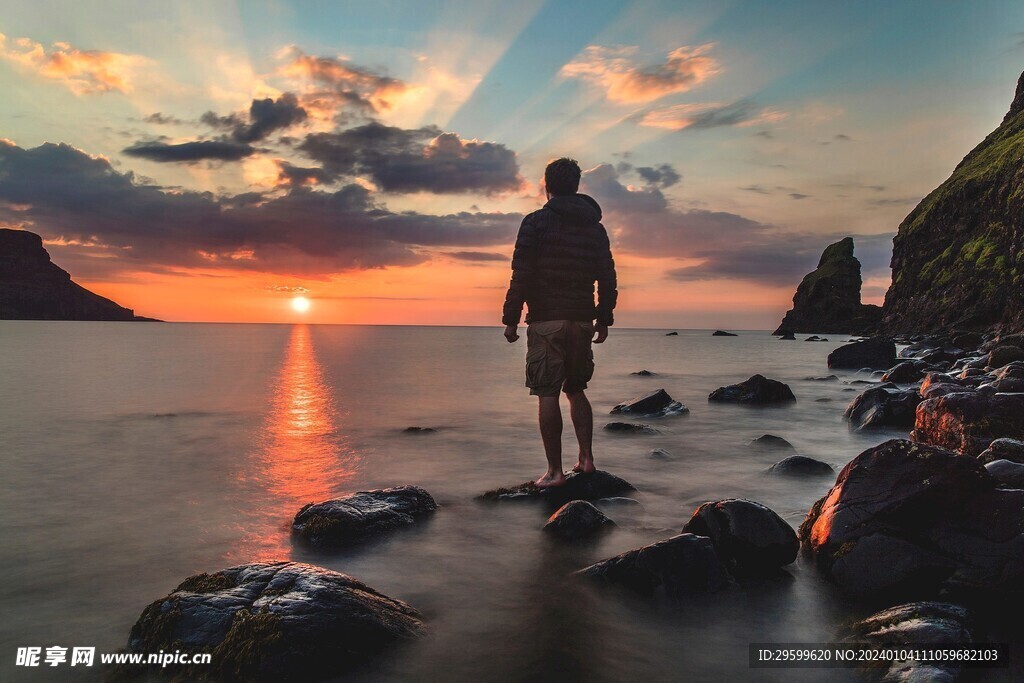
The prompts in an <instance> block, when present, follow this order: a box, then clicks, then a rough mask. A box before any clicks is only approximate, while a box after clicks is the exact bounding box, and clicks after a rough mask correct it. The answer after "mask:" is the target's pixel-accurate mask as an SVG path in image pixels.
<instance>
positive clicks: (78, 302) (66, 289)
mask: <svg viewBox="0 0 1024 683" xmlns="http://www.w3.org/2000/svg"><path fill="white" fill-rule="evenodd" d="M0 320H149V318H141V317H139V316H136V315H135V313H134V311H132V310H131V309H130V308H124V307H123V306H119V305H117V304H116V303H114V302H113V301H111V300H110V299H104V298H103V297H102V296H100V295H98V294H94V293H92V292H90V291H89V290H88V289H86V288H85V287H82V286H81V285H79V284H77V283H75V282H73V281H72V280H71V275H69V274H68V272H67V271H66V270H64V269H62V268H60V267H59V266H57V264H55V263H54V262H53V261H51V260H50V254H49V253H48V252H47V251H46V249H44V248H43V240H42V238H41V237H40V236H39V235H37V234H35V233H34V232H28V231H27V230H11V229H8V228H0Z"/></svg>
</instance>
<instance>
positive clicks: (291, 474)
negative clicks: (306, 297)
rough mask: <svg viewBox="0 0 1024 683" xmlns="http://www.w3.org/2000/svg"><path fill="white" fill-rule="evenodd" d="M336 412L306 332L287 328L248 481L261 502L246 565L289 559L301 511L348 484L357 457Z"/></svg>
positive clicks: (247, 545) (250, 535) (243, 550)
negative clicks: (293, 527) (291, 535)
mask: <svg viewBox="0 0 1024 683" xmlns="http://www.w3.org/2000/svg"><path fill="white" fill-rule="evenodd" d="M340 417H341V416H340V415H339V410H338V406H337V405H336V403H335V400H334V395H333V392H332V389H331V387H330V386H329V384H328V383H327V382H326V381H325V378H324V372H323V369H322V367H321V365H320V363H319V362H318V361H317V358H316V351H315V349H314V346H313V340H312V336H311V334H310V328H309V327H308V326H307V325H296V326H295V327H293V328H292V332H291V336H290V338H289V340H288V346H287V348H286V350H285V357H284V362H283V363H282V366H281V370H280V371H279V372H278V374H277V376H276V378H275V381H274V387H273V392H272V396H271V400H270V410H269V412H268V414H267V418H266V421H265V423H264V426H263V428H262V431H261V433H260V438H259V442H258V447H257V453H256V457H255V458H254V459H253V462H252V469H251V471H250V472H249V473H248V476H247V478H249V479H251V480H252V481H253V482H254V483H255V484H256V485H257V488H258V489H262V490H263V491H264V492H265V493H266V494H267V495H268V498H269V499H268V500H266V501H265V502H264V504H263V505H261V506H260V509H259V510H254V511H253V513H254V514H256V515H257V517H258V519H257V520H254V522H253V525H252V526H251V527H250V528H249V529H248V530H247V531H248V532H249V533H248V534H247V536H246V540H245V542H244V543H243V547H242V548H241V550H240V554H242V555H244V556H245V559H253V560H270V559H281V558H285V557H288V556H289V555H290V554H291V542H290V540H289V526H290V524H291V520H292V518H293V517H294V516H295V513H296V512H298V510H299V508H300V507H302V506H303V505H305V504H306V503H309V502H312V501H319V500H324V499H326V498H330V497H331V496H332V495H334V494H336V493H337V492H338V491H339V488H340V487H339V485H340V484H342V483H343V482H345V481H346V480H348V479H350V478H351V477H352V476H353V475H354V474H355V470H356V468H357V466H358V462H359V457H358V456H357V455H356V454H355V452H354V451H353V450H352V449H351V447H350V445H349V443H348V440H347V439H346V437H345V435H344V432H343V431H341V430H340V429H339V418H340Z"/></svg>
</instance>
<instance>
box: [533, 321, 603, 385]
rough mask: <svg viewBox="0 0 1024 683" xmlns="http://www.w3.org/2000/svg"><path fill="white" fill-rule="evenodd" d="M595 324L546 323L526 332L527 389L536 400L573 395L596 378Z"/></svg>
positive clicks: (584, 322)
mask: <svg viewBox="0 0 1024 683" xmlns="http://www.w3.org/2000/svg"><path fill="white" fill-rule="evenodd" d="M593 337H594V324H593V323H591V322H586V321H582V320H545V321H543V322H536V323H530V325H529V326H528V327H527V328H526V386H528V387H529V388H530V394H531V395H533V396H558V392H559V391H564V392H565V393H567V394H573V393H576V392H579V391H583V390H584V389H586V388H587V382H589V381H590V379H591V378H592V377H593V376H594V350H593V349H592V348H591V345H590V341H591V339H593Z"/></svg>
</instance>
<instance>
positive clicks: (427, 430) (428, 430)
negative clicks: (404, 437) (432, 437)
mask: <svg viewBox="0 0 1024 683" xmlns="http://www.w3.org/2000/svg"><path fill="white" fill-rule="evenodd" d="M402 431H403V432H405V433H406V434H433V433H434V432H436V431H437V430H436V429H434V428H433V427H406V428H405V429H403V430H402Z"/></svg>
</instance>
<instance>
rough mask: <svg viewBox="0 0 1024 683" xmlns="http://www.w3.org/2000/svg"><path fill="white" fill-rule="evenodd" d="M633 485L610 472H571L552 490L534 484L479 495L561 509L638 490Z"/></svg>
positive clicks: (491, 498)
mask: <svg viewBox="0 0 1024 683" xmlns="http://www.w3.org/2000/svg"><path fill="white" fill-rule="evenodd" d="M635 490H636V489H634V488H633V485H632V484H630V483H629V482H628V481H626V480H625V479H621V478H619V477H616V476H615V475H614V474H612V473H610V472H605V471H604V470H596V471H594V472H590V473H588V474H582V473H579V472H570V473H569V474H567V475H566V477H565V484H564V485H562V486H555V487H553V488H545V489H541V488H537V485H536V484H534V483H533V482H532V481H528V482H524V483H522V484H519V485H518V486H512V487H509V488H500V489H494V490H493V491H488V492H487V493H484V494H483V495H482V496H480V500H487V501H531V500H534V501H542V502H544V503H546V504H548V505H551V506H552V507H561V506H562V505H565V504H566V503H568V502H569V501H571V500H590V501H593V500H598V499H600V498H608V497H610V496H618V495H620V494H623V493H627V492H629V491H635Z"/></svg>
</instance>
